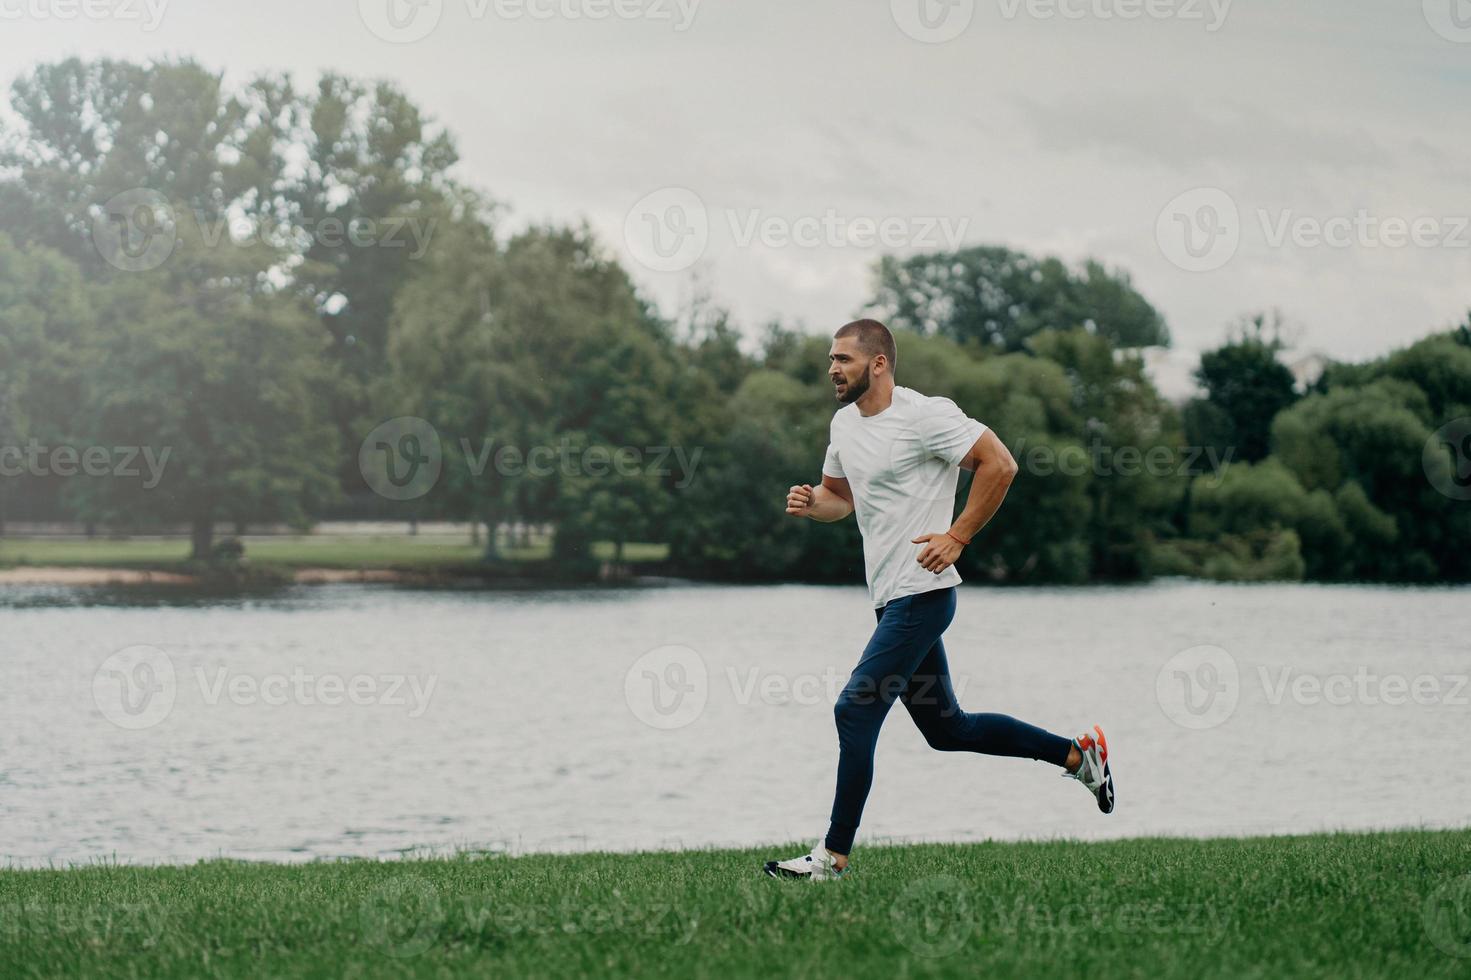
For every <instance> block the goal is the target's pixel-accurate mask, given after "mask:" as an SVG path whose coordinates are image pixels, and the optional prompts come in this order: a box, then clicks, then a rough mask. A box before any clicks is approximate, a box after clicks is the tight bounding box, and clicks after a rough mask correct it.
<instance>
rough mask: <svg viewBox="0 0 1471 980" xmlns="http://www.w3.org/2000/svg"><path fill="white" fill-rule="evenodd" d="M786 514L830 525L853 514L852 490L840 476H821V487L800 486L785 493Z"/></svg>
mask: <svg viewBox="0 0 1471 980" xmlns="http://www.w3.org/2000/svg"><path fill="white" fill-rule="evenodd" d="M787 513H788V514H791V515H792V516H793V517H810V518H812V519H813V520H814V521H821V522H822V523H824V524H831V523H832V522H833V521H841V520H842V519H843V518H845V517H847V516H848V515H849V514H851V513H853V489H852V488H851V487H849V486H848V481H847V479H845V478H844V477H841V476H829V475H828V474H826V473H824V474H823V475H822V486H819V487H814V486H811V485H809V484H806V483H804V484H802V485H801V486H798V487H792V488H791V490H789V491H787Z"/></svg>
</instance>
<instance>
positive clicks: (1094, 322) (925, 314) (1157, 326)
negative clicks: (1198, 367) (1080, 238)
mask: <svg viewBox="0 0 1471 980" xmlns="http://www.w3.org/2000/svg"><path fill="white" fill-rule="evenodd" d="M876 279H877V287H876V296H875V298H874V299H873V301H872V303H871V306H873V307H874V308H875V309H876V310H879V311H880V312H881V315H882V316H884V317H886V322H887V323H888V325H889V326H890V327H891V328H895V329H904V330H913V331H915V332H916V333H924V334H939V335H940V336H944V337H949V338H951V339H952V340H956V341H959V342H960V343H963V344H968V345H978V346H981V347H986V348H991V349H999V350H1002V351H1018V350H1023V349H1024V348H1025V347H1026V344H1027V340H1028V339H1029V338H1031V337H1032V336H1033V335H1034V334H1036V333H1038V332H1039V331H1043V330H1049V329H1054V330H1071V329H1074V328H1085V329H1087V330H1089V331H1092V332H1095V333H1097V334H1098V335H1099V336H1101V337H1104V338H1107V340H1108V341H1109V342H1110V343H1111V344H1112V345H1113V346H1115V347H1149V346H1162V345H1166V344H1168V343H1169V330H1168V329H1167V328H1166V326H1165V322H1164V318H1163V317H1162V316H1160V314H1159V312H1158V311H1157V310H1155V308H1154V307H1153V306H1151V305H1150V303H1149V302H1148V301H1147V300H1146V299H1145V298H1144V297H1143V296H1142V295H1140V294H1139V292H1138V291H1137V290H1135V289H1134V286H1133V284H1132V282H1131V281H1130V279H1129V276H1128V274H1127V273H1124V272H1121V271H1114V270H1109V269H1107V268H1105V267H1104V266H1103V265H1101V264H1099V263H1098V262H1096V261H1093V260H1089V261H1087V262H1085V263H1083V265H1082V267H1081V268H1080V269H1071V268H1069V267H1068V266H1066V265H1064V264H1063V263H1062V261H1060V260H1059V259H1056V258H1050V257H1049V258H1042V259H1038V258H1035V257H1033V256H1030V255H1027V254H1025V253H1023V252H1018V251H1015V250H1013V249H1009V248H1003V247H1000V246H989V245H988V246H975V247H972V248H965V249H961V250H959V251H956V252H940V253H923V254H920V255H915V256H911V257H909V258H905V259H901V258H898V257H896V256H885V257H884V258H883V259H881V260H880V261H879V264H878V267H877V270H876Z"/></svg>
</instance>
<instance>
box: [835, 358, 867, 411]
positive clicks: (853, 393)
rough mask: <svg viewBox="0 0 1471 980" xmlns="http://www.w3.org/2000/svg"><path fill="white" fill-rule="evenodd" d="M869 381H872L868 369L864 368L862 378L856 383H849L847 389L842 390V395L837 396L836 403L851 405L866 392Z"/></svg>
mask: <svg viewBox="0 0 1471 980" xmlns="http://www.w3.org/2000/svg"><path fill="white" fill-rule="evenodd" d="M871 381H872V379H870V378H869V374H868V368H867V367H866V366H865V367H864V369H863V377H861V378H859V379H858V380H857V381H854V382H851V383H849V385H848V387H847V388H845V389H844V390H843V392H842V394H840V395H838V401H840V402H842V403H843V404H844V405H851V404H853V403H854V402H856V401H857V400H858V399H860V398H862V397H863V396H864V395H865V394H866V393H867V392H868V386H869V384H870V383H871Z"/></svg>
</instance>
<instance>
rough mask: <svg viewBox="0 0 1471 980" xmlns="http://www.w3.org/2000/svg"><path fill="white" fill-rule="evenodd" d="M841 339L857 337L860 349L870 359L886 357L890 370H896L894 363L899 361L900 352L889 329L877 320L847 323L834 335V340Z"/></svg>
mask: <svg viewBox="0 0 1471 980" xmlns="http://www.w3.org/2000/svg"><path fill="white" fill-rule="evenodd" d="M839 337H857V338H858V349H859V350H861V351H863V353H865V354H867V355H868V356H869V357H877V356H878V355H879V354H882V355H884V357H886V358H888V361H889V370H890V371H893V370H894V362H895V361H897V360H898V359H899V351H898V350H897V349H895V347H894V335H893V334H891V333H889V328H888V327H886V326H884V325H883V324H882V323H879V322H878V321H877V320H854V321H853V322H852V323H845V324H843V325H842V326H841V327H839V328H838V332H837V333H835V334H833V339H834V340H837V339H838V338H839Z"/></svg>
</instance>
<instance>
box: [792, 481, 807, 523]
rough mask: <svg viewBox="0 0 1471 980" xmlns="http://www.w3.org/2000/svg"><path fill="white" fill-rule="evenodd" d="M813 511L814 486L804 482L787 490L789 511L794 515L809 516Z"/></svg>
mask: <svg viewBox="0 0 1471 980" xmlns="http://www.w3.org/2000/svg"><path fill="white" fill-rule="evenodd" d="M811 511H812V487H811V486H810V485H809V484H806V483H804V484H802V485H801V486H800V487H792V489H790V490H788V491H787V513H788V514H791V515H792V516H793V517H807V516H808V515H809V514H810V513H811Z"/></svg>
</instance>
